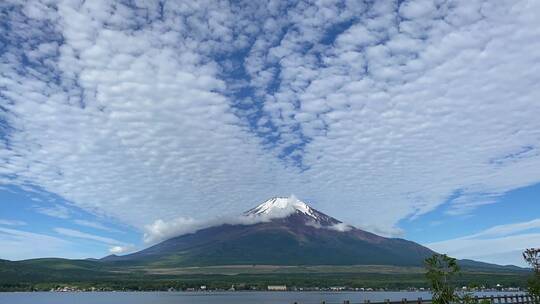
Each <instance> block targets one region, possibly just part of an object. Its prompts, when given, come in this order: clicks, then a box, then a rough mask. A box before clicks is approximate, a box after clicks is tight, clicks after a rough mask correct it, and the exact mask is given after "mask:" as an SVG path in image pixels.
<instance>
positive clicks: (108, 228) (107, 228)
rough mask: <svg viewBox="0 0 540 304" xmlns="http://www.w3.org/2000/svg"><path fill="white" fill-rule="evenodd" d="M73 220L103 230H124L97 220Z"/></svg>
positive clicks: (117, 231) (116, 231)
mask: <svg viewBox="0 0 540 304" xmlns="http://www.w3.org/2000/svg"><path fill="white" fill-rule="evenodd" d="M73 222H74V223H75V224H77V225H80V226H85V227H90V228H94V229H99V230H103V231H108V232H115V233H121V232H122V231H120V230H118V229H115V228H112V227H109V226H106V225H104V224H102V223H100V222H96V221H89V220H80V219H76V220H73Z"/></svg>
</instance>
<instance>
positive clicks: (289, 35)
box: [0, 0, 540, 235]
mask: <svg viewBox="0 0 540 304" xmlns="http://www.w3.org/2000/svg"><path fill="white" fill-rule="evenodd" d="M423 2H424V1H406V2H404V3H403V4H402V6H401V7H396V6H395V5H394V4H392V3H389V2H385V1H377V2H376V3H373V4H372V5H367V4H366V5H363V4H361V3H356V2H355V3H352V2H351V3H345V4H344V5H336V4H335V3H331V1H329V2H324V3H322V2H321V3H318V4H307V3H299V4H298V5H296V6H292V7H288V6H285V5H284V4H279V3H277V4H269V5H267V6H260V5H256V4H249V3H248V4H245V5H239V6H237V5H232V4H230V3H229V2H226V1H224V2H221V1H219V2H215V1H211V2H198V5H197V6H190V5H173V4H172V3H169V4H166V5H165V6H164V7H163V11H161V10H160V8H159V7H158V6H156V5H152V4H142V3H141V4H140V5H141V8H140V9H137V10H135V9H133V8H131V7H127V6H123V5H121V4H118V5H115V6H112V5H109V4H108V3H107V2H97V1H86V2H84V3H83V4H74V3H67V2H62V3H57V4H55V5H49V6H47V5H39V2H35V3H34V4H33V5H28V6H25V7H24V8H23V9H22V10H21V11H20V12H19V10H17V9H14V10H13V11H12V12H11V13H10V14H9V16H8V19H7V20H6V21H5V22H8V23H9V24H10V26H11V29H12V30H11V31H10V32H9V35H6V38H5V41H6V43H7V47H6V49H5V51H4V52H3V54H2V55H1V57H0V64H1V65H2V75H1V76H0V85H1V86H2V88H3V89H2V96H1V97H0V98H1V100H2V101H3V102H2V104H3V105H5V108H6V109H5V111H4V112H2V116H3V117H5V121H6V123H7V124H8V125H9V126H10V129H9V130H10V131H9V132H8V134H7V141H4V140H2V141H0V144H1V145H2V149H0V162H1V164H2V166H1V167H0V176H1V177H0V181H1V182H2V183H9V184H15V185H19V186H27V185H35V186H39V187H41V188H42V189H44V190H45V191H49V192H52V193H56V194H58V195H60V196H62V197H63V198H65V199H67V200H69V201H71V202H73V204H74V205H76V206H77V207H80V208H82V209H84V210H86V211H89V212H92V213H96V214H99V215H106V216H110V217H113V218H117V219H119V220H120V221H122V222H124V223H126V224H129V225H133V226H135V227H138V228H139V229H140V230H141V231H144V230H145V227H147V226H148V225H152V223H154V225H155V223H157V222H158V221H159V220H162V221H163V222H171V221H173V222H174V221H178V224H177V226H179V227H181V226H183V225H184V224H192V223H189V221H190V220H189V219H190V218H194V219H196V220H194V221H202V222H204V221H206V220H207V219H209V218H214V217H216V216H223V215H228V214H236V213H238V212H240V211H242V210H246V209H248V208H250V207H252V206H254V205H255V204H257V203H258V202H261V201H263V200H265V199H267V198H269V197H272V196H276V195H283V194H288V193H296V194H297V195H298V197H300V198H301V199H303V200H307V201H311V202H313V205H314V207H316V208H317V209H319V210H321V211H323V212H325V213H328V214H331V215H333V216H336V217H337V218H338V219H340V220H343V221H345V222H347V223H352V224H355V225H357V226H359V227H373V228H371V231H394V232H396V231H399V228H397V227H396V225H397V223H398V222H399V220H401V219H403V218H406V217H410V216H415V215H416V216H417V215H419V214H423V213H425V212H428V211H431V210H433V209H434V208H436V207H437V206H439V205H440V204H442V203H443V202H445V201H446V200H447V199H448V198H449V197H451V196H452V194H454V193H456V191H458V192H459V193H461V195H462V196H463V197H467V198H471V197H472V198H474V199H473V201H467V200H464V199H461V200H463V201H464V203H463V204H460V203H459V201H458V202H457V203H455V204H456V206H458V205H459V206H458V207H455V208H454V209H452V210H453V211H450V213H452V214H463V213H468V212H472V211H473V210H474V209H475V208H477V207H478V206H480V205H482V204H483V203H487V202H493V201H496V199H497V197H498V196H499V195H501V194H502V193H504V192H506V191H509V190H512V189H515V188H519V187H523V186H527V185H531V184H533V183H538V182H540V172H539V171H538V170H531V168H537V167H540V152H539V150H538V149H539V148H538V147H539V146H540V139H539V137H538V130H539V129H540V120H538V119H537V117H538V115H539V114H540V103H538V102H537V101H538V99H539V98H540V88H539V87H538V86H537V83H539V82H540V74H539V73H537V71H538V70H539V69H540V62H539V61H538V60H537V58H536V57H535V55H534V54H536V53H537V50H538V49H539V48H540V40H538V39H537V37H538V30H537V29H538V28H540V27H539V26H538V22H539V21H538V18H537V16H536V15H535V12H536V11H538V10H539V9H540V7H539V5H540V4H539V3H537V2H530V1H514V0H508V1H500V2H498V3H497V5H493V4H492V3H491V2H490V1H481V0H472V1H470V0H468V1H457V2H455V3H454V4H452V5H450V4H445V3H443V4H440V5H437V6H426V5H422V3H423ZM162 13H163V14H162ZM188 16H189V17H188ZM399 16H402V17H405V19H401V18H399ZM28 18H31V19H28ZM348 23H352V25H351V26H350V27H349V28H346V26H345V29H343V30H344V32H343V33H341V34H340V35H339V36H337V37H336V39H335V40H334V39H331V38H332V37H330V38H329V37H328V36H329V33H330V32H336V33H337V32H339V31H340V30H339V27H340V25H341V26H343V25H344V24H345V25H346V24H348ZM336 29H337V30H336ZM351 35H361V36H360V37H361V39H359V40H355V39H351ZM330 36H332V35H330ZM60 38H62V39H60ZM60 43H62V44H60ZM236 51H238V53H234V52H236ZM244 53H247V54H248V55H247V57H246V58H245V60H244V58H241V60H237V61H235V60H234V57H235V56H236V55H238V54H244ZM23 57H24V58H26V59H25V60H28V61H29V62H27V63H26V64H22V58H23ZM223 58H225V59H223ZM227 58H233V59H227ZM222 59H223V60H222ZM235 67H236V68H237V69H236V70H235ZM244 70H245V71H246V73H247V74H248V76H249V77H243V78H242V79H240V80H237V78H236V77H235V78H231V77H227V75H229V74H230V73H231V71H233V72H237V71H244ZM239 73H241V72H239ZM246 87H247V88H251V89H253V91H254V92H255V93H254V95H253V96H250V97H249V98H242V100H237V99H238V98H237V97H235V96H233V95H231V94H232V93H234V92H236V91H234V90H238V89H241V88H246ZM240 102H243V104H242V107H236V106H235V105H238V103H240ZM246 108H247V109H246ZM8 177H9V178H8ZM465 201H466V202H465ZM65 216H67V215H65ZM177 218H183V220H175V219H177ZM186 219H187V220H186ZM183 222H185V223H183ZM155 226H156V227H159V224H157V225H155ZM156 230H157V231H158V233H157V234H161V235H168V232H166V231H168V230H167V229H165V228H156ZM173 230H174V229H173Z"/></svg>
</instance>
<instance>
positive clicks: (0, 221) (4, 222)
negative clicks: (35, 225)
mask: <svg viewBox="0 0 540 304" xmlns="http://www.w3.org/2000/svg"><path fill="white" fill-rule="evenodd" d="M0 225H4V226H24V225H26V222H24V221H18V220H6V219H0Z"/></svg>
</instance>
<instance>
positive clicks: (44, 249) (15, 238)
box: [0, 227, 91, 260]
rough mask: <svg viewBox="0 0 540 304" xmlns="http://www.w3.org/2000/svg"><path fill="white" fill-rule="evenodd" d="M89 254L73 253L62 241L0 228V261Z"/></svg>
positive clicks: (69, 245)
mask: <svg viewBox="0 0 540 304" xmlns="http://www.w3.org/2000/svg"><path fill="white" fill-rule="evenodd" d="M88 254H91V253H88V252H86V253H81V252H80V251H74V249H73V245H72V244H71V243H70V242H68V241H66V240H63V239H60V238H57V237H53V236H49V235H45V234H39V233H33V232H27V231H22V230H16V229H9V228H2V227H0V255H1V257H2V259H9V260H22V259H32V258H43V257H58V256H63V257H69V258H83V257H87V256H88Z"/></svg>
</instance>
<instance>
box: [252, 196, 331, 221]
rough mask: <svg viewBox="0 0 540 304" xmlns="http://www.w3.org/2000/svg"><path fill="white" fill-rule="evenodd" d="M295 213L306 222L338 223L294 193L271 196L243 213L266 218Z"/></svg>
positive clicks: (282, 216)
mask: <svg viewBox="0 0 540 304" xmlns="http://www.w3.org/2000/svg"><path fill="white" fill-rule="evenodd" d="M295 214H298V215H302V216H303V217H304V218H305V221H306V222H308V221H309V222H313V223H317V224H320V225H324V226H326V225H335V224H338V223H340V222H339V221H338V220H336V219H334V218H332V217H329V216H327V215H326V214H323V213H321V212H319V211H317V210H315V209H313V208H311V207H310V206H309V205H308V204H306V203H304V202H302V201H300V200H299V199H297V198H296V197H295V196H294V195H291V196H290V197H274V198H271V199H269V200H267V201H265V202H264V203H262V204H260V205H259V206H257V207H255V208H253V209H251V210H249V211H247V212H245V213H244V215H245V216H262V217H265V218H266V219H275V218H285V217H288V216H291V215H295Z"/></svg>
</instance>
